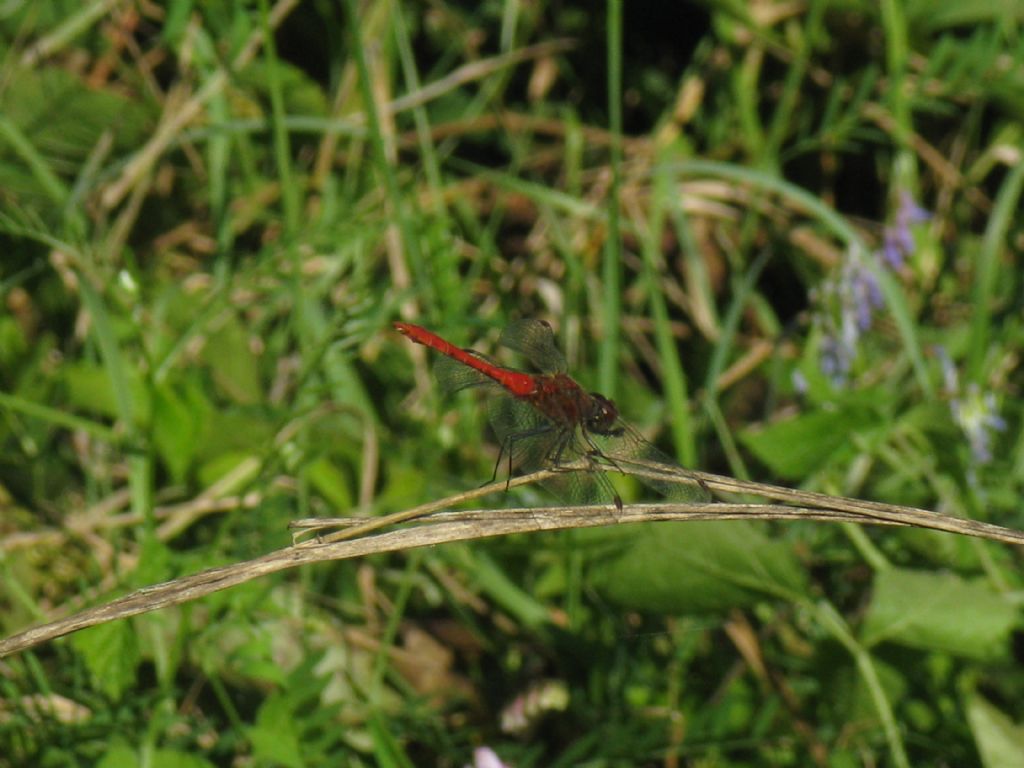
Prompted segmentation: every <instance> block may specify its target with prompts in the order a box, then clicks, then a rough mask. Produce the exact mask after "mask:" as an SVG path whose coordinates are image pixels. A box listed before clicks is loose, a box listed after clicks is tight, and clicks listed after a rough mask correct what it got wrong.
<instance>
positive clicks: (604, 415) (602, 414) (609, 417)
mask: <svg viewBox="0 0 1024 768" xmlns="http://www.w3.org/2000/svg"><path fill="white" fill-rule="evenodd" d="M590 399H591V403H592V408H591V411H590V413H589V414H587V429H589V430H590V431H591V432H593V433H594V434H598V435H614V434H617V433H618V432H619V431H620V430H617V429H615V428H614V427H615V422H617V421H618V420H619V409H618V408H616V407H615V403H613V402H612V401H611V400H609V399H608V398H607V397H605V396H604V395H599V394H598V393H597V392H591V393H590Z"/></svg>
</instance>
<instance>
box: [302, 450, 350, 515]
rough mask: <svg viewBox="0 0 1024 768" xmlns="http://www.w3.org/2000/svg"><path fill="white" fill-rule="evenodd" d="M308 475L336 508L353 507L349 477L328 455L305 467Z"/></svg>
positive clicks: (314, 485)
mask: <svg viewBox="0 0 1024 768" xmlns="http://www.w3.org/2000/svg"><path fill="white" fill-rule="evenodd" d="M305 472H306V477H307V478H309V481H310V482H311V483H312V484H313V487H314V488H316V489H317V491H319V492H320V494H321V495H323V497H324V498H325V499H327V500H328V501H329V502H330V503H331V504H332V505H333V506H334V507H335V508H336V509H339V510H347V509H351V507H352V489H351V488H350V487H349V482H348V478H347V477H345V473H344V472H342V471H341V470H340V469H338V467H336V466H335V465H334V463H333V462H332V461H331V460H330V459H329V458H327V457H326V456H321V457H320V458H319V459H316V460H315V461H313V462H312V463H311V464H309V465H308V466H307V467H306V468H305Z"/></svg>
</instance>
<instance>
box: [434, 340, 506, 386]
mask: <svg viewBox="0 0 1024 768" xmlns="http://www.w3.org/2000/svg"><path fill="white" fill-rule="evenodd" d="M466 351H467V352H470V353H471V354H472V355H474V356H475V357H479V358H480V359H481V360H487V362H492V361H491V360H490V359H488V358H487V357H485V356H484V355H481V354H480V353H479V352H473V351H472V350H466ZM434 378H435V379H437V383H438V384H440V385H441V390H442V391H443V392H444V393H445V394H449V395H450V394H453V393H455V392H459V391H461V390H463V389H468V388H470V387H494V388H497V389H500V388H501V387H500V385H499V384H498V383H497V382H496V381H494V379H492V378H490V377H489V376H485V375H484V374H482V373H480V371H478V370H476V369H475V368H470V367H469V366H468V365H463V364H462V363H460V362H459V361H458V360H454V359H452V358H450V357H446V356H445V355H438V356H437V359H436V360H435V361H434Z"/></svg>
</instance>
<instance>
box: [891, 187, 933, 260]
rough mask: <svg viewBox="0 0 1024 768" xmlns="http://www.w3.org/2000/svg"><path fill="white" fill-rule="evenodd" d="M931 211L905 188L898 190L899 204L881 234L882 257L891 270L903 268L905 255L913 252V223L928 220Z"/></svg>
mask: <svg viewBox="0 0 1024 768" xmlns="http://www.w3.org/2000/svg"><path fill="white" fill-rule="evenodd" d="M931 217H932V215H931V213H930V212H929V211H927V210H925V209H924V208H922V207H921V206H919V205H918V204H917V203H916V202H915V200H914V198H913V196H912V195H911V194H910V193H909V192H907V191H906V190H904V191H902V192H900V204H899V206H898V207H897V208H896V217H895V219H894V220H893V223H892V224H890V225H889V226H887V227H886V228H885V233H884V234H883V236H882V259H883V260H884V261H885V263H886V264H888V265H889V268H890V269H892V270H893V271H898V270H900V269H902V268H903V265H904V263H905V262H906V258H907V256H909V255H910V254H912V253H913V252H914V246H915V243H914V233H913V232H911V231H910V227H911V225H913V224H919V223H920V222H922V221H928V219H930V218H931Z"/></svg>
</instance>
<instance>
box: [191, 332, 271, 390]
mask: <svg viewBox="0 0 1024 768" xmlns="http://www.w3.org/2000/svg"><path fill="white" fill-rule="evenodd" d="M203 359H204V360H205V361H206V364H207V365H208V366H210V371H211V372H212V374H213V380H214V381H215V382H216V383H217V386H218V387H220V389H221V391H223V392H224V394H225V395H227V396H228V397H230V398H231V399H232V400H234V401H235V402H238V403H242V404H243V405H252V404H254V403H258V402H260V401H261V400H262V399H263V388H262V386H261V383H260V371H259V364H258V362H257V360H256V356H255V355H254V354H253V351H252V347H251V346H250V337H249V334H248V332H247V331H246V330H245V328H244V327H243V326H242V324H241V323H240V322H239V321H238V318H236V317H231V318H230V319H229V320H228V321H227V322H226V323H224V325H223V326H221V327H220V328H219V329H218V330H217V331H215V332H212V333H211V334H210V336H209V338H208V339H207V340H206V346H205V347H204V349H203Z"/></svg>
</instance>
